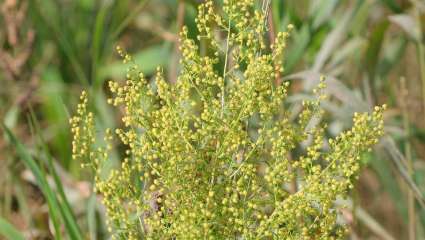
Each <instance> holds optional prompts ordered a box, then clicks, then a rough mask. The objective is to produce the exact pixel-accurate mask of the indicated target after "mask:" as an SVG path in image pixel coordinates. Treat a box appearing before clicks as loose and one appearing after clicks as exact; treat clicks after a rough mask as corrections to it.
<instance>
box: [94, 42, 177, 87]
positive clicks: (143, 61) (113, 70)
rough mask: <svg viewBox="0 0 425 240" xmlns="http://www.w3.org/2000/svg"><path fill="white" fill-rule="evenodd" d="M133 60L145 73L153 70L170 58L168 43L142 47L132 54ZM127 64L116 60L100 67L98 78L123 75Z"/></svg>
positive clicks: (148, 73) (163, 64)
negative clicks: (142, 48)
mask: <svg viewBox="0 0 425 240" xmlns="http://www.w3.org/2000/svg"><path fill="white" fill-rule="evenodd" d="M133 59H134V61H135V62H136V64H137V65H139V70H140V71H142V72H143V73H144V74H145V75H150V74H152V73H154V72H155V69H156V67H158V66H165V65H166V64H167V63H168V60H169V59H170V44H169V43H167V44H161V45H155V46H152V47H149V48H147V49H144V50H142V51H140V52H138V53H136V54H135V55H134V56H133ZM127 68H128V65H127V64H124V63H122V61H117V62H115V63H112V64H109V65H106V66H104V67H103V68H102V69H100V79H105V78H118V77H121V76H124V75H125V73H126V71H127Z"/></svg>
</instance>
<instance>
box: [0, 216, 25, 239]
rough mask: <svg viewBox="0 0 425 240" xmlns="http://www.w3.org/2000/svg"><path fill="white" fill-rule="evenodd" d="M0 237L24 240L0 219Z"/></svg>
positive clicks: (4, 220)
mask: <svg viewBox="0 0 425 240" xmlns="http://www.w3.org/2000/svg"><path fill="white" fill-rule="evenodd" d="M0 235H1V236H4V237H5V238H6V239H10V240H25V238H24V236H22V234H21V233H20V232H19V231H18V230H17V229H16V228H15V227H14V226H13V225H12V224H10V223H9V222H8V221H6V219H4V218H2V217H0Z"/></svg>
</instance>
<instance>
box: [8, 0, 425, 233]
mask: <svg viewBox="0 0 425 240" xmlns="http://www.w3.org/2000/svg"><path fill="white" fill-rule="evenodd" d="M199 2H201V1H198V0H185V1H183V0H180V1H177V0H140V1H136V0H109V1H104V0H76V1H65V0H21V1H19V0H2V1H0V46H1V48H0V119H1V122H2V125H3V127H2V128H1V130H0V134H1V136H2V137H1V138H0V239H1V238H2V237H1V236H4V237H6V238H10V239H19V238H23V239H51V238H55V237H56V238H61V237H60V236H69V238H71V239H85V238H91V239H107V238H108V233H107V230H106V229H105V224H104V223H105V218H104V209H103V208H102V206H101V205H100V204H99V201H98V199H97V196H95V195H93V194H92V183H91V177H90V174H89V173H87V172H84V171H83V170H81V168H80V163H79V162H76V161H72V159H71V139H70V131H69V124H68V119H69V117H70V115H71V114H70V113H71V112H73V111H74V109H75V106H76V104H77V102H78V96H79V93H80V91H81V90H82V89H89V91H90V93H91V95H92V96H94V97H93V99H94V101H95V104H93V107H94V110H95V111H96V112H97V117H98V118H99V119H97V120H98V122H100V123H101V124H102V125H103V126H100V127H102V128H103V127H104V126H105V127H114V124H115V123H116V122H117V121H115V120H116V119H115V118H119V113H116V112H113V110H112V109H111V108H110V107H109V106H108V105H107V104H106V98H107V97H108V96H107V95H108V94H109V93H108V92H107V91H104V89H106V88H105V85H106V82H107V80H109V79H117V80H119V79H121V80H122V79H123V78H124V75H125V70H126V67H125V66H124V65H123V64H122V63H121V60H120V59H119V57H118V56H117V54H115V52H114V49H115V45H117V44H120V45H121V46H122V47H123V48H125V49H127V50H128V51H129V52H131V53H132V55H133V56H134V58H135V61H136V62H137V63H138V64H139V65H140V67H141V68H142V71H143V72H144V73H145V75H146V76H152V75H153V74H154V71H155V69H156V66H162V67H163V68H164V69H165V71H166V73H167V74H168V76H169V79H170V81H174V80H175V79H176V75H177V72H178V59H179V53H178V51H177V50H178V46H177V36H178V35H177V33H178V31H179V29H180V28H181V26H182V25H183V24H184V25H187V26H188V28H189V34H191V35H192V36H193V37H194V36H196V28H195V22H194V19H195V16H196V6H197V4H199ZM265 2H267V3H270V4H269V19H268V23H267V25H268V28H269V30H270V31H269V32H270V33H269V35H270V36H269V37H270V38H272V37H274V35H275V33H276V32H278V31H282V30H284V29H285V27H286V26H287V24H288V23H292V24H293V25H294V26H295V29H294V31H293V34H292V37H291V39H290V43H289V47H288V49H289V50H288V51H289V52H288V53H287V57H286V60H285V63H284V64H285V75H284V76H283V79H286V80H290V81H293V84H292V89H291V90H292V92H293V93H294V94H293V95H292V96H293V97H292V98H291V101H292V102H293V104H292V105H291V107H292V108H293V109H294V111H296V109H297V108H298V106H299V102H300V100H302V99H305V98H308V97H309V95H308V94H307V92H308V90H310V89H311V88H312V87H313V86H314V85H315V83H316V82H317V80H318V79H319V75H320V74H324V75H326V76H327V77H328V86H329V87H328V91H329V94H330V95H331V96H332V97H331V100H332V101H330V102H329V103H328V104H327V105H326V108H327V110H328V111H329V112H330V113H331V114H330V115H329V116H328V117H329V119H328V120H329V121H330V129H331V132H333V133H337V132H339V131H341V130H342V129H344V128H346V127H347V126H349V125H350V124H351V117H352V113H353V112H355V111H367V110H369V109H370V108H371V106H374V105H378V104H383V103H386V104H387V105H388V107H389V109H388V110H387V111H386V113H385V123H386V127H385V128H386V136H384V137H383V139H382V141H381V143H380V145H379V146H377V147H376V148H375V149H374V151H373V152H371V153H370V154H368V155H367V157H366V160H365V165H366V167H365V168H364V170H363V172H362V175H361V177H360V180H359V182H358V185H357V186H356V189H355V191H353V193H352V196H351V200H349V201H348V202H344V204H347V205H349V208H348V209H347V211H346V212H345V214H344V218H346V219H348V220H349V222H350V228H351V230H352V231H351V233H350V235H349V237H350V238H351V239H425V209H424V207H425V198H424V195H425V162H424V158H425V121H424V119H425V111H424V109H425V36H424V31H425V2H423V1H422V0H410V1H409V0H352V1H338V0H285V1H281V0H271V1H265ZM217 4H220V1H217ZM113 116H115V117H113ZM9 129H10V131H9ZM331 134H332V133H331ZM119 154H121V153H120V152H116V153H115V155H116V156H118V155H119ZM116 159H118V158H116ZM116 161H118V160H115V163H114V162H112V163H111V164H116ZM63 238H64V237H63Z"/></svg>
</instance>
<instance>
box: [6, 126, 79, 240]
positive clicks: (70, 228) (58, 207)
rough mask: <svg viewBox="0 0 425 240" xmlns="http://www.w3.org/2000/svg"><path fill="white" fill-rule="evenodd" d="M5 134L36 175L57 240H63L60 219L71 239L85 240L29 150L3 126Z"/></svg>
mask: <svg viewBox="0 0 425 240" xmlns="http://www.w3.org/2000/svg"><path fill="white" fill-rule="evenodd" d="M3 128H4V129H5V133H6V135H7V136H8V138H9V140H10V142H11V143H12V145H13V146H15V148H16V151H17V154H18V156H19V157H20V158H21V159H22V161H23V162H24V164H25V165H26V166H27V167H28V168H29V169H30V170H31V172H32V173H33V174H34V176H35V179H36V181H37V184H38V185H39V187H40V188H41V191H42V192H43V194H44V196H45V197H46V200H47V204H48V206H49V212H50V215H51V216H52V222H53V225H54V227H55V236H56V239H62V238H61V236H60V234H61V231H60V222H59V219H62V221H63V223H64V225H65V231H67V233H68V234H69V237H70V239H72V240H74V239H75V240H79V239H83V238H82V236H81V233H80V231H79V228H78V225H76V222H75V220H73V216H72V214H71V213H70V212H69V211H67V210H66V209H67V208H66V207H64V205H65V204H64V203H61V202H59V201H58V199H57V197H56V194H55V192H54V191H53V189H52V188H51V187H50V186H49V184H48V181H47V178H46V175H45V174H44V172H43V170H42V169H41V168H40V167H39V165H38V164H37V162H36V161H35V160H34V159H33V158H32V157H31V155H30V153H29V152H28V150H27V149H26V148H25V147H24V145H22V144H21V143H20V142H19V140H18V139H17V138H16V137H15V135H14V134H13V133H12V132H11V131H10V129H8V128H7V127H6V126H3Z"/></svg>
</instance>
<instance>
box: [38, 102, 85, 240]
mask: <svg viewBox="0 0 425 240" xmlns="http://www.w3.org/2000/svg"><path fill="white" fill-rule="evenodd" d="M31 124H32V125H33V127H34V129H35V135H36V136H37V137H38V138H39V141H40V145H41V148H42V149H43V152H44V155H45V156H46V159H47V168H48V170H49V172H50V174H52V176H53V180H54V182H55V185H56V188H57V191H58V193H59V197H60V203H61V206H62V208H61V212H62V215H63V217H64V222H65V225H66V226H67V229H69V231H70V235H75V237H77V239H82V237H81V230H80V228H79V226H78V224H77V220H76V219H75V217H74V214H73V212H72V208H71V205H70V204H69V202H68V199H67V197H66V195H65V191H64V188H63V185H62V181H61V179H60V177H59V175H58V174H57V171H56V169H55V167H54V165H53V159H52V156H51V155H50V152H49V149H48V148H47V143H46V141H45V140H44V138H43V136H42V134H41V129H40V125H39V124H38V121H37V119H36V118H35V113H34V111H32V109H31Z"/></svg>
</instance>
